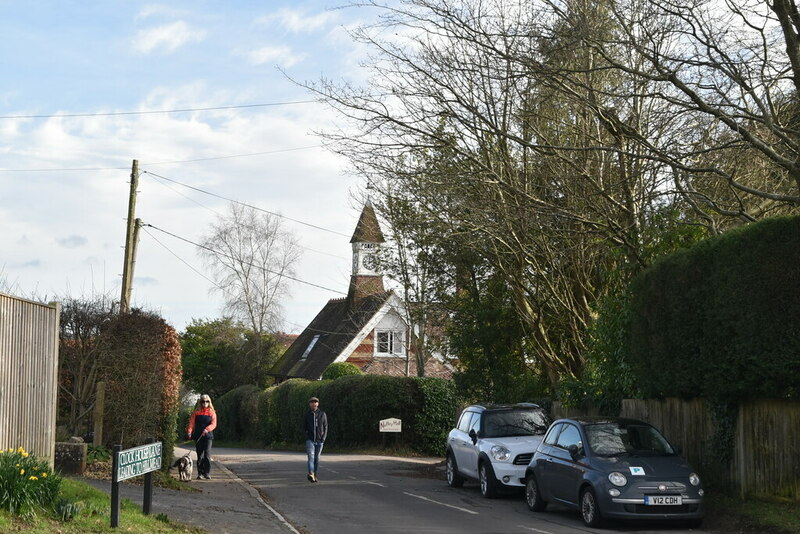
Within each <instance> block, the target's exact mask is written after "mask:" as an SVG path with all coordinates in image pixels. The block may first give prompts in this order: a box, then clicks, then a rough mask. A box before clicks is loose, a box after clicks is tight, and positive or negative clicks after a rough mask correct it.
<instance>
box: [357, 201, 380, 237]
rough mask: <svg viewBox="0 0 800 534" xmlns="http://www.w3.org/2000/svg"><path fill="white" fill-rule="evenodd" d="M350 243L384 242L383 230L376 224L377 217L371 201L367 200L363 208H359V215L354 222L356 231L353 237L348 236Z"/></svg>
mask: <svg viewBox="0 0 800 534" xmlns="http://www.w3.org/2000/svg"><path fill="white" fill-rule="evenodd" d="M350 242H351V243H385V242H386V239H384V238H383V232H381V227H380V225H379V224H378V217H377V216H376V215H375V209H374V208H373V207H372V201H370V200H367V203H366V204H364V209H363V210H361V217H359V218H358V224H356V231H355V232H354V233H353V237H352V238H350Z"/></svg>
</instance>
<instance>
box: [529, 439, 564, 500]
mask: <svg viewBox="0 0 800 534" xmlns="http://www.w3.org/2000/svg"><path fill="white" fill-rule="evenodd" d="M563 426H564V425H563V423H556V424H554V425H552V426H551V427H550V430H548V431H547V435H545V437H544V439H543V440H542V443H541V444H540V445H539V448H538V449H537V451H536V453H534V458H536V465H535V466H534V470H533V471H534V475H535V476H536V482H538V483H539V491H540V492H541V494H542V498H543V499H544V500H545V501H548V500H550V499H552V494H553V492H552V490H551V487H550V486H551V484H552V483H551V481H550V475H551V474H552V469H551V466H552V464H553V447H555V444H556V441H557V439H558V434H559V432H561V428H562V427H563Z"/></svg>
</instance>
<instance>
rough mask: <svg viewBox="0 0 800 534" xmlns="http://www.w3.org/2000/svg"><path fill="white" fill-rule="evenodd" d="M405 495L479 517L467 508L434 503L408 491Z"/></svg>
mask: <svg viewBox="0 0 800 534" xmlns="http://www.w3.org/2000/svg"><path fill="white" fill-rule="evenodd" d="M403 493H404V494H405V495H408V496H409V497H416V498H417V499H422V500H423V501H428V502H432V503H433V504H439V505H441V506H447V507H448V508H453V509H455V510H459V511H461V512H467V513H468V514H473V515H478V512H476V511H474V510H468V509H467V508H460V507H458V506H453V505H452V504H447V503H443V502H439V501H434V500H433V499H429V498H427V497H423V496H422V495H414V494H413V493H408V492H407V491H404V492H403Z"/></svg>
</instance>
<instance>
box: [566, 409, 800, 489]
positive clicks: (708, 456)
mask: <svg viewBox="0 0 800 534" xmlns="http://www.w3.org/2000/svg"><path fill="white" fill-rule="evenodd" d="M595 413H596V412H595ZM572 415H591V411H582V412H581V411H580V410H575V409H564V408H562V407H561V406H560V405H559V403H554V405H553V416H554V417H569V416H572ZM620 415H621V416H622V417H632V418H635V419H641V420H643V421H647V422H648V423H650V424H652V425H653V426H655V427H657V428H658V429H660V430H661V431H662V432H663V433H664V435H665V436H667V439H669V440H670V441H671V442H672V443H673V444H675V445H678V446H680V447H681V448H682V449H683V456H684V457H686V459H688V460H689V462H690V463H691V464H692V465H693V466H694V467H695V468H696V469H697V470H698V472H699V473H700V475H701V477H702V476H706V475H710V476H711V477H713V478H714V479H715V481H716V482H717V483H720V484H730V485H731V486H732V487H733V488H734V489H735V491H736V492H737V493H738V494H739V495H741V496H742V497H744V496H746V495H771V496H780V497H785V498H789V499H793V500H800V402H796V401H795V402H792V401H787V400H772V399H763V400H756V401H752V402H748V403H745V404H743V405H741V406H740V408H739V413H738V416H737V421H736V427H735V433H734V436H733V439H734V446H733V459H732V461H731V462H729V463H727V462H724V455H723V454H722V453H721V451H719V450H717V449H716V448H715V447H716V446H715V444H714V443H715V442H714V433H715V430H716V425H715V423H714V420H713V417H712V415H711V411H710V409H709V406H708V404H707V403H706V401H705V400H702V399H693V400H682V399H663V400H637V399H625V400H623V401H622V409H621V413H620Z"/></svg>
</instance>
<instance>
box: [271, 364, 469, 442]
mask: <svg viewBox="0 0 800 534" xmlns="http://www.w3.org/2000/svg"><path fill="white" fill-rule="evenodd" d="M312 396H316V397H319V399H320V408H322V409H323V410H325V412H326V413H327V415H328V425H329V428H328V440H327V443H328V444H330V445H334V446H371V445H376V446H377V445H379V444H381V442H382V436H381V434H380V432H379V421H380V420H381V419H387V418H390V417H396V418H398V419H401V420H402V421H403V432H402V435H401V442H402V443H403V444H404V445H406V446H408V447H410V448H412V449H414V450H416V451H418V452H420V453H423V454H443V452H444V446H445V438H446V437H447V433H448V432H449V430H450V428H452V425H453V423H454V420H455V415H456V414H455V411H456V407H457V405H458V403H457V400H456V397H455V388H454V386H453V383H452V382H450V381H447V380H442V379H437V378H417V377H389V376H374V375H351V376H344V377H341V378H339V379H336V380H325V381H313V382H312V381H306V380H289V381H287V382H285V383H283V384H281V385H279V386H276V387H273V388H270V389H269V390H267V393H266V395H265V396H264V398H263V403H264V404H263V409H260V410H259V412H260V413H261V414H262V416H265V417H266V420H265V421H264V420H262V421H260V422H259V426H260V427H261V429H262V431H263V439H264V441H265V443H267V444H285V443H296V444H299V443H303V441H304V439H305V438H304V436H303V426H302V420H303V415H304V414H305V412H306V410H307V409H308V399H309V397H312Z"/></svg>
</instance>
